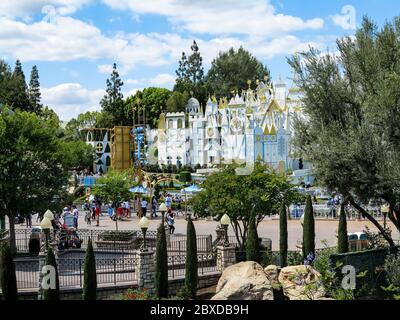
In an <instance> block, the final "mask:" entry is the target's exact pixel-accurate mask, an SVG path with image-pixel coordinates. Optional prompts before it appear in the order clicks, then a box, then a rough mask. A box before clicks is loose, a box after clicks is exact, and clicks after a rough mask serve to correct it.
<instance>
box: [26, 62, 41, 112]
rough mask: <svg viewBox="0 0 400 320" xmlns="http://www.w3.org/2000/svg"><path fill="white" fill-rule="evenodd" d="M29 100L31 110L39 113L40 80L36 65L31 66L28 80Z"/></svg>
mask: <svg viewBox="0 0 400 320" xmlns="http://www.w3.org/2000/svg"><path fill="white" fill-rule="evenodd" d="M28 96H29V102H30V108H31V111H33V112H35V113H36V114H39V113H40V111H41V109H42V105H41V104H40V99H41V94H40V82H39V71H38V68H37V66H33V67H32V71H31V79H30V81H29V90H28Z"/></svg>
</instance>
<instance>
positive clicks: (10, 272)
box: [0, 243, 18, 301]
mask: <svg viewBox="0 0 400 320" xmlns="http://www.w3.org/2000/svg"><path fill="white" fill-rule="evenodd" d="M0 285H1V291H2V293H3V299H4V300H11V301H12V300H17V299H18V290H17V278H16V275H15V264H14V254H13V252H12V251H11V248H10V246H9V245H8V244H5V243H2V244H0Z"/></svg>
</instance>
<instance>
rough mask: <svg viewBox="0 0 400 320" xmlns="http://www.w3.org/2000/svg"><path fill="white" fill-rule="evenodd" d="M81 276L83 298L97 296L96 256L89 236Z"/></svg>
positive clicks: (91, 298)
mask: <svg viewBox="0 0 400 320" xmlns="http://www.w3.org/2000/svg"><path fill="white" fill-rule="evenodd" d="M83 276H84V278H83V300H96V298H97V277H96V258H95V256H94V252H93V246H92V239H90V238H89V242H88V246H87V249H86V255H85V265H84V271H83Z"/></svg>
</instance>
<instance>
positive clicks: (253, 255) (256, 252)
mask: <svg viewBox="0 0 400 320" xmlns="http://www.w3.org/2000/svg"><path fill="white" fill-rule="evenodd" d="M260 258H261V257H260V243H259V240H258V234H257V227H256V223H255V219H254V218H250V222H249V231H248V234H247V240H246V260H247V261H255V262H258V263H259V262H260Z"/></svg>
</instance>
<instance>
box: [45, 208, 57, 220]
mask: <svg viewBox="0 0 400 320" xmlns="http://www.w3.org/2000/svg"><path fill="white" fill-rule="evenodd" d="M43 217H44V218H47V219H49V220H50V221H51V220H54V215H53V212H51V211H50V210H47V211H46V212H45V213H44V215H43Z"/></svg>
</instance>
